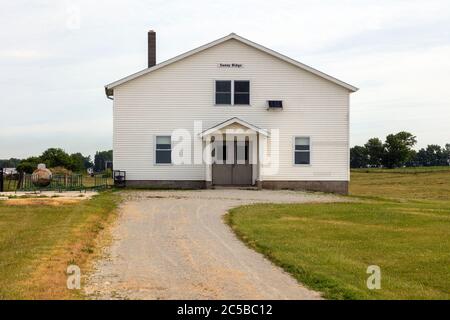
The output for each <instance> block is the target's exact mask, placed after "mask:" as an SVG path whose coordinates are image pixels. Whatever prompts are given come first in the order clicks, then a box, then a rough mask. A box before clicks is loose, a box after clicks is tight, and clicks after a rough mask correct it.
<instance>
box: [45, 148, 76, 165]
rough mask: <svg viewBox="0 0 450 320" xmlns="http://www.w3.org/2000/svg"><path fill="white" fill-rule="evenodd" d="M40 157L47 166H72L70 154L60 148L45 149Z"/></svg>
mask: <svg viewBox="0 0 450 320" xmlns="http://www.w3.org/2000/svg"><path fill="white" fill-rule="evenodd" d="M40 159H41V161H42V162H43V163H45V165H46V166H47V167H48V168H54V167H64V168H66V169H69V170H72V168H73V166H72V161H71V158H70V156H69V155H68V154H67V153H66V152H65V151H64V150H63V149H61V148H49V149H47V150H45V151H44V152H43V153H42V155H41V156H40Z"/></svg>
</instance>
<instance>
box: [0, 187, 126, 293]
mask: <svg viewBox="0 0 450 320" xmlns="http://www.w3.org/2000/svg"><path fill="white" fill-rule="evenodd" d="M118 202H119V196H118V195H117V194H116V193H114V192H111V191H107V192H103V193H101V194H99V195H98V196H95V197H94V198H92V199H91V200H84V201H80V202H78V203H72V204H62V205H57V206H55V205H50V204H49V205H45V204H42V203H41V204H39V205H20V206H16V205H7V204H5V203H0V299H71V298H72V299H74V298H75V299H76V298H80V297H81V296H80V295H79V293H78V292H76V291H73V290H68V289H67V287H66V280H67V275H66V269H67V266H68V265H70V264H75V265H78V266H79V267H80V268H81V270H82V273H83V270H84V269H85V268H86V267H87V266H88V262H89V260H90V257H91V256H92V255H93V254H94V253H95V241H96V239H97V238H98V235H99V234H100V232H101V231H102V230H103V229H104V228H105V227H106V226H107V225H108V224H109V223H110V222H111V221H112V219H113V218H114V212H115V208H116V206H117V204H118Z"/></svg>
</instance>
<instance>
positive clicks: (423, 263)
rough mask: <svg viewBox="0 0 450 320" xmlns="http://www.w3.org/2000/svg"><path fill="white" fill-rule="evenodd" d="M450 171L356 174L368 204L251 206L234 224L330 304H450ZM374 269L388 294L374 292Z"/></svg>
mask: <svg viewBox="0 0 450 320" xmlns="http://www.w3.org/2000/svg"><path fill="white" fill-rule="evenodd" d="M449 173H450V171H449V170H444V171H441V170H440V171H437V170H423V172H421V173H420V174H416V173H404V172H402V173H397V172H381V173H380V172H376V171H375V170H374V171H373V172H370V171H369V172H352V182H351V190H352V193H353V195H354V196H363V197H361V201H354V202H351V203H330V204H280V205H278V204H273V205H266V204H265V205H250V206H243V207H239V208H235V209H233V210H231V211H230V212H229V214H228V215H227V221H228V223H229V224H230V225H231V227H232V228H233V229H234V230H235V232H236V233H237V234H238V236H239V237H240V238H241V239H243V240H244V241H245V242H246V243H247V244H248V245H249V246H251V247H252V248H255V249H256V250H257V251H259V252H261V253H263V254H264V255H266V256H267V257H268V258H269V259H271V260H272V261H273V262H275V263H276V264H278V265H280V266H281V267H283V268H284V269H285V270H286V271H288V272H290V273H291V274H292V275H294V277H296V278H297V279H298V280H299V281H300V282H302V283H304V284H305V285H307V286H308V287H310V288H312V289H316V290H318V291H321V292H323V293H324V297H325V298H329V299H450V278H449V277H448V274H449V269H448V268H449V265H450V196H449V195H450V193H449V191H448V190H450V179H449V178H450V176H446V175H447V174H449ZM398 174H400V175H402V176H397V175H398ZM443 176H444V177H443ZM369 186H370V187H369ZM408 190H410V192H408ZM353 200H355V198H354V197H353ZM369 265H378V266H380V268H381V272H382V282H381V286H382V288H381V289H380V290H369V289H367V286H366V280H367V277H368V276H369V275H368V274H366V270H367V267H368V266H369Z"/></svg>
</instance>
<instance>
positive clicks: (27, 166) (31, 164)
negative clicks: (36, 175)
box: [16, 157, 41, 173]
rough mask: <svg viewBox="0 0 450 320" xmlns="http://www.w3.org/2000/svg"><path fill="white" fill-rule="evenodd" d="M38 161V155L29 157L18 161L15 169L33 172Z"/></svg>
mask: <svg viewBox="0 0 450 320" xmlns="http://www.w3.org/2000/svg"><path fill="white" fill-rule="evenodd" d="M39 163H41V159H40V157H29V158H26V159H23V160H22V161H20V163H19V164H18V165H17V167H16V169H17V171H22V172H25V173H33V171H34V170H36V169H37V165H38V164H39Z"/></svg>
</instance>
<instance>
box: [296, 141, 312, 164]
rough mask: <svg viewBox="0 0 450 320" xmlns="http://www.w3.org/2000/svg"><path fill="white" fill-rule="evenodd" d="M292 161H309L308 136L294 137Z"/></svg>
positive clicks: (309, 145)
mask: <svg viewBox="0 0 450 320" xmlns="http://www.w3.org/2000/svg"><path fill="white" fill-rule="evenodd" d="M294 163H295V164H310V163H311V139H310V138H309V137H295V142H294Z"/></svg>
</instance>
